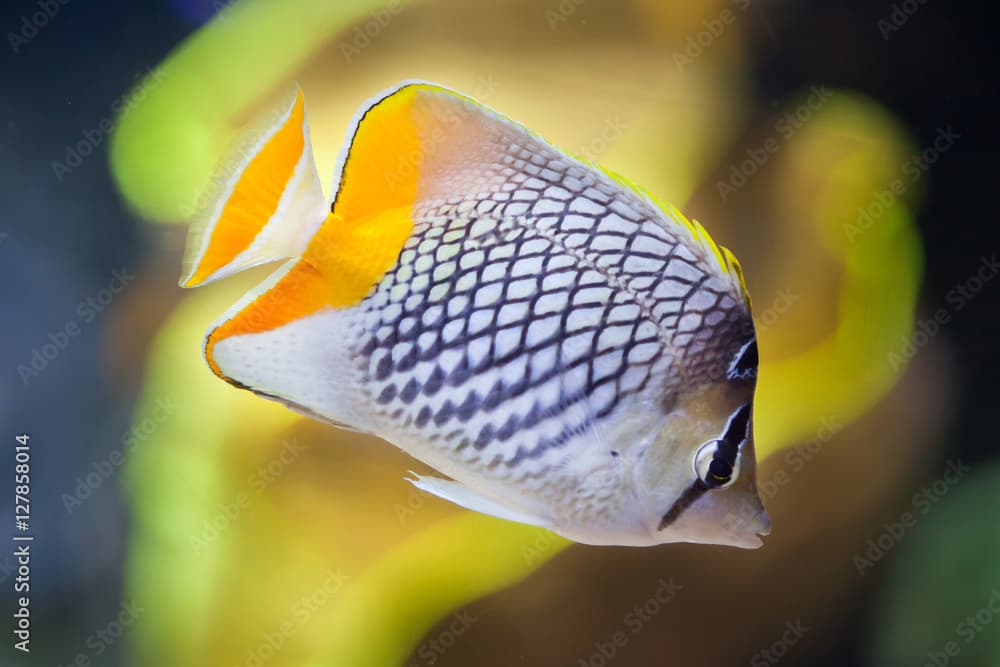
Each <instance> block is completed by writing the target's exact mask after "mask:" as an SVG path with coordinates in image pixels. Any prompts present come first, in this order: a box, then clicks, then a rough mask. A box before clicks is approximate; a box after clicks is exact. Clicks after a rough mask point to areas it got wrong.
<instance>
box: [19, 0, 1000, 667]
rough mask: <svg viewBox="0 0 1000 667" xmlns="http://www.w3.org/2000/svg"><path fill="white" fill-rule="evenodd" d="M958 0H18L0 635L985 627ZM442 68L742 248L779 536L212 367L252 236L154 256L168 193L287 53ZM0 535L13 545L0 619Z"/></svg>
mask: <svg viewBox="0 0 1000 667" xmlns="http://www.w3.org/2000/svg"><path fill="white" fill-rule="evenodd" d="M988 19H989V17H986V16H977V15H975V13H974V9H973V7H972V3H969V6H961V7H960V6H956V5H955V4H951V3H945V2H922V1H918V0H901V1H897V2H894V3H893V2H888V1H882V0H880V1H877V2H861V1H856V2H848V3H832V4H831V3H822V2H814V1H809V2H778V1H765V0H732V1H730V0H723V1H721V2H720V1H704V2H702V1H699V2H680V1H677V2H672V1H664V0H628V1H621V2H610V1H599V0H540V1H539V0H496V1H482V2H460V1H458V0H419V1H413V2H405V1H403V0H389V1H388V2H387V1H386V0H377V1H374V2H368V1H365V0H346V1H342V2H341V1H338V0H324V1H322V2H321V1H318V0H288V1H283V2H277V1H276V0H275V1H273V2H268V1H265V0H257V1H253V0H249V1H235V2H230V3H226V2H218V1H215V2H213V1H210V0H161V1H158V2H157V1H152V0H150V1H148V2H123V1H117V0H111V1H108V2H101V3H87V2H82V1H81V0H35V1H27V2H22V1H20V0H19V1H16V2H9V3H5V4H4V6H3V8H2V10H0V27H2V28H3V32H4V34H5V37H4V40H5V42H6V43H5V44H4V45H3V47H0V53H2V56H0V57H2V63H3V65H2V83H3V95H2V96H0V121H2V132H0V142H2V144H0V146H2V148H0V177H2V178H0V183H2V186H0V187H2V189H3V198H2V201H3V203H4V208H5V210H4V212H3V214H2V215H0V272H2V277H3V280H2V281H0V295H2V301H0V305H2V313H3V327H2V330H3V331H2V336H3V341H4V345H3V346H2V348H0V355H3V361H2V363H0V368H3V369H4V373H3V375H2V376H0V378H2V379H0V426H2V428H0V438H3V440H2V442H3V443H4V444H3V448H4V449H3V451H4V454H3V455H2V456H0V477H2V479H4V480H8V482H7V484H9V486H5V487H4V490H3V492H2V493H0V504H2V505H3V507H4V510H5V511H4V516H5V517H6V519H5V520H6V521H10V524H8V525H9V526H10V528H9V529H5V530H4V531H0V533H2V534H4V535H7V534H8V533H9V534H10V535H11V536H13V534H14V532H15V531H14V527H13V520H14V510H13V503H14V501H13V496H14V483H13V475H14V463H15V461H14V445H15V441H14V437H15V436H16V435H17V434H19V433H28V434H30V436H31V440H30V442H31V452H32V468H31V475H32V479H31V482H32V488H31V499H32V510H33V511H32V515H31V527H30V531H31V533H32V534H33V535H34V536H35V541H34V542H33V543H32V552H33V559H32V563H31V573H30V586H31V590H30V611H31V619H32V626H31V627H32V642H31V653H30V655H28V654H24V653H22V652H20V651H17V650H16V649H15V648H14V646H13V644H14V641H15V639H14V638H13V635H11V634H9V633H8V634H7V635H6V636H7V637H8V641H7V645H6V646H4V647H3V648H2V649H0V664H4V665H7V664H9V665H29V664H31V665H34V664H38V665H139V666H144V667H145V666H150V667H157V666H160V665H163V666H176V665H185V666H201V665H205V666H216V665H227V666H228V665H241V666H242V665H246V666H260V665H275V666H278V665H289V666H293V665H294V666H298V665H308V666H320V665H330V666H334V667H365V666H369V665H370V666H373V667H374V666H383V665H384V666H396V665H406V666H416V665H444V666H452V667H454V666H461V665H471V664H475V665H484V666H490V665H497V666H499V665H530V666H534V665H545V666H548V665H567V666H573V667H576V666H584V667H603V666H604V665H612V664H614V665H621V666H623V667H624V666H625V665H642V666H646V665H672V664H678V665H736V664H748V663H749V664H750V665H753V666H755V667H757V666H759V665H775V664H779V663H780V664H783V665H789V666H791V665H936V666H941V665H1000V524H998V523H997V519H996V509H997V507H1000V461H998V458H997V429H996V416H997V408H996V379H995V378H996V377H997V372H998V370H1000V369H998V367H997V356H998V355H997V353H996V342H997V340H998V334H1000V328H998V307H997V306H998V295H1000V280H996V277H997V274H998V272H1000V264H998V253H1000V248H998V245H1000V244H998V240H1000V239H998V234H997V229H996V214H995V212H994V210H993V209H994V206H993V205H992V204H990V203H989V202H990V201H991V200H990V198H991V197H992V196H993V194H994V193H995V190H996V188H995V186H994V184H993V180H994V172H995V162H994V156H995V152H994V146H995V142H994V138H995V135H996V132H995V118H994V116H995V110H996V108H997V105H996V101H997V100H996V98H997V87H996V83H995V81H994V80H992V79H991V78H990V77H989V76H988V72H989V71H990V70H991V66H990V65H991V64H992V62H991V56H992V55H993V52H994V51H995V49H993V48H992V46H993V45H992V38H989V37H988V32H989V30H991V29H992V25H993V24H992V22H991V21H990V20H988ZM406 78H423V79H429V80H433V81H438V82H440V83H443V84H446V85H448V86H451V87H453V88H456V89H459V90H462V91H464V92H466V93H468V94H470V95H472V96H475V97H477V98H479V99H481V100H482V101H483V102H485V103H487V104H489V105H490V106H493V107H495V108H497V109H499V110H501V111H503V112H504V113H506V114H508V115H510V116H512V117H514V118H516V119H518V120H520V121H522V122H524V123H525V124H526V125H528V126H529V127H531V128H532V129H534V130H535V131H537V132H539V133H540V134H542V135H543V136H545V137H546V138H548V139H549V140H551V141H553V142H554V143H556V144H558V145H560V146H563V147H565V148H567V149H569V150H571V151H574V152H576V153H578V154H581V155H583V156H585V157H588V158H591V159H595V160H598V161H600V162H602V163H603V164H606V165H607V166H608V167H610V168H612V169H614V170H615V171H618V172H620V173H623V174H625V175H627V176H628V177H630V178H631V179H632V180H634V181H636V182H638V183H641V184H643V185H644V186H645V187H646V188H647V189H649V190H650V191H651V192H652V193H654V194H655V195H657V196H659V197H661V198H662V199H664V200H666V201H670V202H672V203H674V204H676V205H677V206H678V207H680V208H681V209H682V210H683V211H684V212H685V213H686V214H687V215H688V216H689V217H693V218H697V219H698V220H700V221H701V222H702V223H703V224H704V225H705V226H706V227H707V228H708V230H709V231H710V232H711V233H712V234H713V236H714V237H715V238H716V239H717V240H719V241H720V242H722V243H723V244H725V245H726V246H728V247H729V248H731V249H732V250H733V251H734V253H735V254H736V255H737V256H738V257H739V258H740V259H741V261H742V264H743V267H744V272H745V274H746V276H747V281H748V284H749V287H750V292H751V294H752V296H753V299H754V306H755V317H756V319H757V326H758V331H759V339H760V345H761V356H762V367H761V380H760V386H759V394H758V401H757V405H756V429H757V440H758V443H759V448H760V452H761V455H762V457H763V458H764V461H763V463H762V465H761V468H760V470H759V486H760V489H761V495H762V496H763V498H764V501H765V505H767V507H768V510H769V512H770V514H771V517H772V520H773V525H774V529H773V532H772V535H771V536H770V537H769V538H767V539H766V542H765V546H764V547H763V548H762V549H760V550H757V551H742V550H735V549H729V548H724V547H714V546H696V545H684V544H678V545H665V546H661V547H657V548H649V549H627V548H596V547H585V546H579V545H567V544H566V543H565V542H564V541H562V540H560V539H557V538H555V537H553V536H551V535H550V534H548V533H545V532H544V531H537V530H534V529H530V528H527V527H524V526H518V525H514V524H509V523H506V522H502V521H499V520H494V519H491V518H488V517H483V516H480V515H474V514H471V513H468V512H464V511H462V510H459V509H457V508H455V507H453V506H451V505H449V504H447V503H445V502H443V501H440V500H438V499H436V498H432V497H428V496H425V495H423V494H422V493H420V492H418V491H416V490H414V489H412V488H411V487H410V486H409V485H408V484H406V483H405V482H403V481H402V477H403V475H404V474H405V473H406V471H407V470H409V469H417V470H423V468H421V467H420V465H419V464H418V463H416V462H414V461H413V460H411V459H409V458H408V457H407V456H406V455H404V454H402V453H401V452H399V451H397V450H396V449H394V448H392V447H390V446H388V445H386V444H384V443H380V442H376V441H374V440H373V439H370V438H365V437H360V436H358V435H356V434H353V433H348V432H345V431H340V430H337V429H334V428H331V427H328V426H324V425H321V424H316V423H313V422H310V421H307V420H304V419H302V418H299V417H297V416H296V415H294V414H292V413H290V412H289V411H287V410H284V409H282V408H280V407H279V406H277V405H274V404H271V403H269V402H266V401H264V400H261V399H257V398H255V397H253V396H251V395H249V394H246V393H244V392H240V391H237V390H236V389H234V388H232V387H230V386H228V385H226V384H225V383H222V382H219V381H217V380H216V379H215V378H214V377H212V375H211V373H210V372H209V371H208V369H207V368H206V367H205V364H204V362H203V359H202V357H201V348H200V346H201V342H200V341H201V337H202V335H203V333H204V331H205V329H206V328H207V327H208V325H209V323H210V322H212V321H213V320H214V319H215V318H216V317H217V316H218V314H219V313H221V312H222V311H223V310H225V309H226V307H228V306H229V305H230V303H232V301H233V300H234V299H235V298H236V297H237V296H238V294H240V293H241V292H243V291H246V290H247V289H249V287H250V286H251V285H252V284H254V283H255V282H257V281H259V280H260V279H261V278H262V276H263V275H265V274H266V270H265V273H259V272H258V273H255V274H253V275H250V276H242V277H239V278H235V279H233V280H232V281H225V282H223V283H222V284H218V285H212V286H210V287H207V288H204V289H202V290H197V291H196V292H182V291H181V290H180V289H179V288H177V287H176V281H177V277H178V272H179V268H180V253H181V250H182V246H183V238H184V231H185V228H184V223H185V221H186V220H187V219H188V217H189V216H190V213H191V211H192V210H193V209H194V208H195V207H196V205H197V202H198V198H199V196H200V193H201V191H202V189H203V188H204V187H205V186H206V184H207V183H208V181H209V178H210V174H211V171H212V167H213V165H214V164H215V161H216V160H217V159H218V158H219V156H220V155H221V154H222V153H223V151H224V150H225V148H226V146H227V144H228V143H229V142H231V141H232V140H233V138H234V137H235V136H236V133H237V130H238V129H239V127H240V126H241V125H243V124H244V123H246V122H247V121H248V120H250V119H252V118H253V117H254V115H255V114H256V113H257V112H259V111H260V110H261V109H263V108H266V106H267V105H268V103H269V102H271V101H273V99H274V98H275V96H277V95H278V94H279V93H280V91H281V90H282V88H283V86H285V85H287V84H288V83H289V82H291V81H299V82H300V83H301V85H302V87H303V89H304V91H305V95H306V99H307V101H308V104H309V111H310V116H311V123H312V139H313V142H314V145H315V150H316V157H317V161H318V164H319V167H320V173H321V176H322V178H323V180H324V182H325V183H326V184H328V183H329V179H330V177H331V176H330V175H331V172H332V169H333V164H334V161H335V159H336V155H337V151H338V150H339V148H340V145H341V143H342V141H343V137H344V133H345V132H346V128H347V124H348V122H349V119H350V117H351V115H352V114H353V112H354V110H355V109H356V108H357V107H358V106H359V105H360V104H361V103H362V102H363V101H364V100H366V99H368V98H369V97H371V96H372V95H374V94H375V93H377V92H378V91H380V90H382V89H384V88H386V87H388V86H390V85H393V84H394V83H396V82H398V81H399V80H402V79H406ZM14 548H15V543H14V542H13V541H11V542H10V543H9V545H8V546H5V547H4V548H2V549H0V554H6V555H5V556H0V584H2V590H3V600H4V604H5V607H4V610H3V614H4V616H5V617H6V618H7V619H8V621H7V624H8V626H13V619H12V618H11V616H10V614H12V613H13V611H14V609H15V601H14V598H15V594H14V592H13V587H14V585H15V580H16V577H17V576H18V572H17V563H16V559H15V558H14V556H13V550H14Z"/></svg>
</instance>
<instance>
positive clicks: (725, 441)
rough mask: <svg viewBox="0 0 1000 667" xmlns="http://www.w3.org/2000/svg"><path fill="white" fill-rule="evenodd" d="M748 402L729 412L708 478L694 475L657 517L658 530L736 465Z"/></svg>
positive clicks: (721, 481) (718, 483) (717, 484)
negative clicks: (698, 477) (691, 481)
mask: <svg viewBox="0 0 1000 667" xmlns="http://www.w3.org/2000/svg"><path fill="white" fill-rule="evenodd" d="M751 409H752V408H751V405H750V404H749V403H746V404H744V405H741V406H740V407H739V408H737V409H736V411H735V412H734V413H733V414H731V415H730V416H729V421H728V422H727V423H726V430H725V431H724V432H723V434H722V437H721V438H719V439H718V440H717V441H716V445H715V451H714V452H713V453H712V461H711V463H709V464H708V476H709V479H708V480H702V479H696V480H695V481H694V482H693V483H692V484H691V486H689V487H688V488H687V489H685V491H684V493H682V494H681V495H680V497H679V498H678V499H677V500H676V501H674V504H673V505H672V506H671V507H670V509H669V510H667V513H666V514H664V515H663V518H662V519H660V526H659V530H663V529H664V528H666V527H667V526H669V525H670V524H672V523H673V522H674V521H676V520H677V518H678V517H679V516H680V515H681V514H683V513H684V511H685V510H686V509H687V508H688V507H690V506H691V505H692V504H693V503H694V501H696V500H698V498H700V497H701V496H702V495H704V493H705V492H706V491H710V490H712V489H713V488H718V487H720V486H722V485H723V484H725V483H726V482H728V481H729V479H730V477H731V476H732V474H733V468H734V467H735V466H736V458H737V457H738V456H739V453H740V445H742V444H743V441H744V440H746V438H747V427H748V426H749V425H750V411H751Z"/></svg>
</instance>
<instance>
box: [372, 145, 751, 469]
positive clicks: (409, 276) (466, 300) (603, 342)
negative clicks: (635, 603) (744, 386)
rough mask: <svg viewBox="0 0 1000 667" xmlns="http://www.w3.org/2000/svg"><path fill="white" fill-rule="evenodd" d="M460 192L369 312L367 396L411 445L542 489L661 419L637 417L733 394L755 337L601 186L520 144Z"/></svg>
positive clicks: (679, 243)
mask: <svg viewBox="0 0 1000 667" xmlns="http://www.w3.org/2000/svg"><path fill="white" fill-rule="evenodd" d="M460 185H461V188H460V190H461V191H465V192H472V193H473V194H471V195H465V196H462V195H457V196H451V197H447V198H436V199H429V200H425V201H424V202H422V203H421V204H420V205H418V207H417V208H416V210H415V214H414V219H415V224H414V229H413V233H412V234H411V236H410V238H409V239H408V240H407V241H406V243H405V244H404V247H403V249H402V251H401V253H400V256H399V259H398V261H397V263H396V265H395V266H394V267H393V268H392V269H391V270H390V271H389V273H387V274H386V276H385V277H384V278H383V279H382V280H381V281H380V283H379V284H378V285H377V287H376V289H375V291H374V292H373V293H372V295H371V296H370V297H369V298H367V299H366V300H365V302H364V304H363V313H364V314H363V316H362V323H361V326H360V329H361V335H360V339H359V340H360V342H359V345H358V352H359V354H358V364H359V369H360V371H361V376H362V378H363V383H362V384H363V386H364V387H365V389H366V391H367V393H368V394H369V396H370V399H371V401H372V403H373V405H374V407H375V410H376V413H377V415H378V416H379V417H381V418H383V419H384V420H385V421H387V422H391V423H392V424H393V426H392V430H393V432H394V434H395V435H396V437H397V438H406V439H407V440H410V441H412V440H414V439H417V440H419V441H421V442H424V443H430V445H431V446H433V447H434V448H437V449H443V450H446V451H448V452H449V453H450V454H451V455H452V456H453V458H455V459H457V460H460V461H461V462H462V464H463V465H466V466H470V467H477V468H485V469H487V470H488V471H490V473H489V474H490V475H492V476H494V477H501V478H511V477H512V476H513V477H516V478H518V479H520V480H522V481H523V480H525V479H527V477H528V476H534V477H535V478H536V479H537V478H538V477H540V476H541V475H543V474H544V473H546V472H548V471H550V470H551V469H552V468H564V466H565V465H566V462H567V460H568V459H569V457H576V456H579V453H580V452H579V451H578V450H579V447H580V446H583V445H585V444H586V445H588V446H593V445H600V444H606V443H608V442H614V438H615V436H616V434H617V433H618V432H620V431H621V430H622V429H623V428H625V426H623V425H622V423H621V422H622V417H623V416H625V415H628V416H629V422H630V423H629V426H628V428H630V429H635V428H636V424H635V420H636V419H638V420H639V421H643V420H645V421H647V422H648V423H649V424H652V423H653V422H655V421H658V420H659V418H660V415H657V414H656V411H648V410H647V411H645V412H644V413H643V412H641V411H636V410H628V409H626V408H627V407H628V406H629V403H630V402H632V403H636V402H650V401H651V402H655V403H656V404H659V405H661V406H663V408H664V410H665V409H667V407H668V405H669V403H670V401H669V400H668V398H667V397H669V396H671V395H673V394H675V393H676V392H678V391H682V390H683V389H684V387H685V386H686V385H689V384H697V383H698V382H704V381H711V380H713V379H714V380H718V379H720V377H721V376H722V375H723V374H724V371H725V368H726V367H727V365H728V363H729V362H730V360H731V357H732V356H733V355H734V354H735V352H736V351H737V350H738V348H739V346H740V345H742V344H743V343H744V342H745V341H746V339H747V337H748V336H749V335H750V333H752V324H751V323H750V318H749V312H748V308H747V306H746V304H745V303H744V301H743V299H742V296H741V294H740V292H739V290H738V289H736V288H735V287H734V285H733V281H732V280H730V279H727V278H726V277H725V276H723V275H721V273H720V271H719V269H718V267H717V266H715V265H714V264H713V262H712V261H710V259H709V258H708V257H706V255H705V253H704V249H703V248H701V247H699V246H695V245H694V244H692V243H691V242H690V240H689V239H687V238H686V237H685V236H684V235H683V234H681V233H680V232H679V230H673V229H672V228H671V223H670V222H668V221H664V220H663V216H662V212H659V211H657V210H655V209H654V207H652V206H650V205H649V203H648V202H646V201H644V200H642V199H641V198H640V197H638V196H635V195H634V193H631V192H630V191H628V190H626V189H624V188H622V187H620V186H619V185H618V184H617V183H615V182H613V181H611V180H610V179H607V178H604V177H602V176H601V175H600V174H599V173H595V171H594V170H589V169H585V168H583V167H582V166H580V165H578V164H575V163H574V162H572V161H570V160H566V159H564V158H563V156H561V155H559V154H556V153H554V152H553V154H552V155H548V156H545V155H539V152H538V150H537V149H533V150H529V149H527V148H526V149H524V150H519V149H518V147H517V146H516V145H514V146H512V147H511V149H510V150H507V151H506V152H504V153H503V154H502V156H501V157H499V158H498V160H497V164H496V165H495V166H494V167H493V168H490V169H487V170H484V171H483V172H481V173H480V174H479V176H478V177H477V178H476V179H475V180H467V181H464V182H463V183H461V184H460ZM570 443H576V445H575V446H572V447H571V446H568V445H570ZM445 472H447V471H445Z"/></svg>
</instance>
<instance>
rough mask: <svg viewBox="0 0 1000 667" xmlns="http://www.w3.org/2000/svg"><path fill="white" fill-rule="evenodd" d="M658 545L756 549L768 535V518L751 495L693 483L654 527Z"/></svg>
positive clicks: (769, 524) (769, 529) (769, 527)
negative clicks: (724, 546) (676, 544)
mask: <svg viewBox="0 0 1000 667" xmlns="http://www.w3.org/2000/svg"><path fill="white" fill-rule="evenodd" d="M655 528H656V530H655V531H654V533H653V534H654V536H655V538H656V540H657V541H658V542H696V543H700V544H720V545H726V546H734V547H739V548H742V549H757V548H760V547H761V546H762V545H763V544H764V542H763V540H761V537H765V536H767V535H770V534H771V517H770V516H768V514H767V512H766V511H765V510H764V507H763V505H762V504H761V502H760V498H759V497H758V496H757V495H756V493H753V494H747V493H745V492H742V493H741V492H740V490H739V489H732V490H730V489H725V490H722V489H711V488H709V487H708V486H707V485H706V484H704V483H700V482H699V481H696V482H695V483H693V484H692V485H691V486H690V487H688V489H687V490H686V491H685V492H684V493H683V494H682V495H681V496H680V498H678V499H677V500H676V501H675V502H674V504H673V505H672V506H671V507H670V508H669V509H668V510H667V512H666V513H665V514H664V515H662V517H660V518H659V521H658V523H657V524H655Z"/></svg>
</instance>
